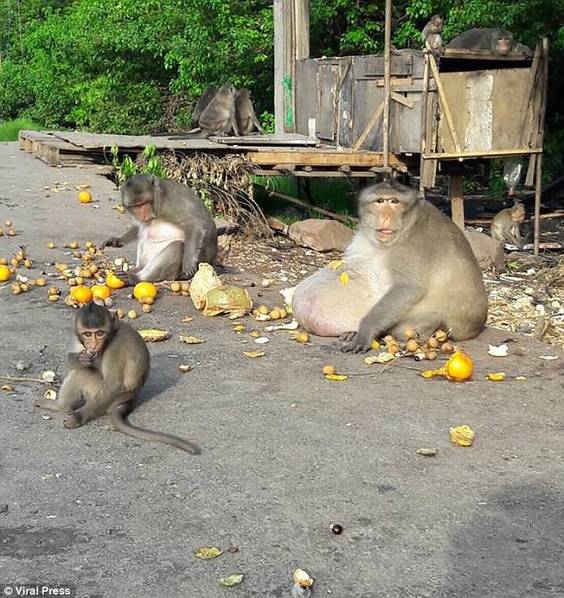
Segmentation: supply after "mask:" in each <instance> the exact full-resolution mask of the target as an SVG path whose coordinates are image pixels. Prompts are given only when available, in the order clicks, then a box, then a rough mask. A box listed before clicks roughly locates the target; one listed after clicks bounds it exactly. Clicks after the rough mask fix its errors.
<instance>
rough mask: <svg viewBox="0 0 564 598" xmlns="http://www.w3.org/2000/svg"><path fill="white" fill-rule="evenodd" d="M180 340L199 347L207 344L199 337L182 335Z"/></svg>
mask: <svg viewBox="0 0 564 598" xmlns="http://www.w3.org/2000/svg"><path fill="white" fill-rule="evenodd" d="M178 338H179V339H180V340H181V341H182V342H183V343H186V344H187V345H199V344H201V343H204V342H205V341H204V339H203V338H198V337H197V336H183V335H182V334H181V335H180V336H179V337H178Z"/></svg>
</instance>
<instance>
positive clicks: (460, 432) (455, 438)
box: [450, 425, 475, 446]
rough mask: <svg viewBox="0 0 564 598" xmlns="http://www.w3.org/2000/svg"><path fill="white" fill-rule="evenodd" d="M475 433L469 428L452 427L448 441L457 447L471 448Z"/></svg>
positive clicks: (463, 426)
mask: <svg viewBox="0 0 564 598" xmlns="http://www.w3.org/2000/svg"><path fill="white" fill-rule="evenodd" d="M474 436H475V432H474V430H472V428H471V427H470V426H467V425H462V426H454V427H452V428H451V429H450V440H451V442H452V443H453V444H456V445H458V446H472V443H473V442H474Z"/></svg>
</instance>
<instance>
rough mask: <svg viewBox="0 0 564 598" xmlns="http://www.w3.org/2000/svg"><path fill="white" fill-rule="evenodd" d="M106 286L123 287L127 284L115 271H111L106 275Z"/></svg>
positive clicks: (111, 287)
mask: <svg viewBox="0 0 564 598" xmlns="http://www.w3.org/2000/svg"><path fill="white" fill-rule="evenodd" d="M106 286H108V287H110V289H121V288H123V287H124V286H125V282H124V281H123V280H121V278H118V277H117V276H116V275H115V274H114V273H113V272H109V273H108V275H107V276H106Z"/></svg>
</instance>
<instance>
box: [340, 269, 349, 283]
mask: <svg viewBox="0 0 564 598" xmlns="http://www.w3.org/2000/svg"><path fill="white" fill-rule="evenodd" d="M339 280H340V281H341V284H342V285H343V286H345V285H347V284H349V280H350V277H349V275H348V274H347V273H346V272H341V274H340V275H339Z"/></svg>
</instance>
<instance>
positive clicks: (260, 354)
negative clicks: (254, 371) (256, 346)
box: [243, 351, 266, 359]
mask: <svg viewBox="0 0 564 598" xmlns="http://www.w3.org/2000/svg"><path fill="white" fill-rule="evenodd" d="M243 355H246V356H247V357H251V358H252V359H256V358H257V357H264V356H265V355H266V353H265V352H264V351H243Z"/></svg>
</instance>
